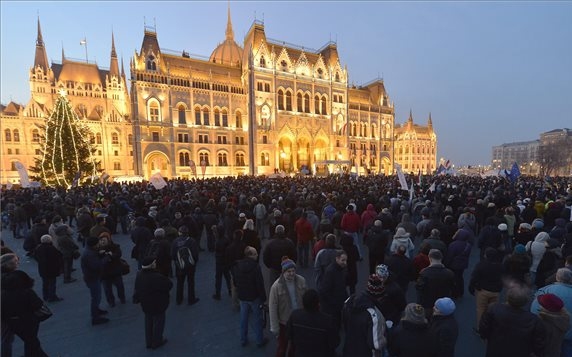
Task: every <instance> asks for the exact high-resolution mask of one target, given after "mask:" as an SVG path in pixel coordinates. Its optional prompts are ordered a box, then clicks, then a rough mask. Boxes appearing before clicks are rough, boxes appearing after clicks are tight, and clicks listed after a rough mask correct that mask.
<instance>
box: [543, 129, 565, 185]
mask: <svg viewBox="0 0 572 357" xmlns="http://www.w3.org/2000/svg"><path fill="white" fill-rule="evenodd" d="M540 145H541V146H546V147H548V146H553V147H554V148H555V150H554V152H547V153H546V155H548V156H551V155H552V154H553V153H555V154H557V155H561V154H562V155H563V157H562V160H561V162H560V165H558V166H559V167H557V168H555V169H554V172H553V173H552V174H553V175H554V176H570V175H572V130H571V129H568V128H563V129H554V130H550V131H547V132H544V133H541V134H540ZM541 153H542V151H541Z"/></svg>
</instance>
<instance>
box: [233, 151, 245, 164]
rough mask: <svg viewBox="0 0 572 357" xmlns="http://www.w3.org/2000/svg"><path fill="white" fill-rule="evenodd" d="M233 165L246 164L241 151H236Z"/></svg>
mask: <svg viewBox="0 0 572 357" xmlns="http://www.w3.org/2000/svg"><path fill="white" fill-rule="evenodd" d="M235 165H236V166H246V164H245V163H244V154H243V153H240V152H239V153H237V154H236V155H235Z"/></svg>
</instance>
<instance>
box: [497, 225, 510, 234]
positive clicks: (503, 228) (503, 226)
mask: <svg viewBox="0 0 572 357" xmlns="http://www.w3.org/2000/svg"><path fill="white" fill-rule="evenodd" d="M498 229H499V231H501V232H506V231H508V226H507V225H506V223H501V224H499V226H498Z"/></svg>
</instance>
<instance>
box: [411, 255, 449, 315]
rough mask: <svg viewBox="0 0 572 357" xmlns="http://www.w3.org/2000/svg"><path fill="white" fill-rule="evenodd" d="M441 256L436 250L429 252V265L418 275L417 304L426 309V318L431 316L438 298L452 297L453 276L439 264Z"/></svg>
mask: <svg viewBox="0 0 572 357" xmlns="http://www.w3.org/2000/svg"><path fill="white" fill-rule="evenodd" d="M442 259H443V255H442V254H441V251H440V250H438V249H431V250H430V251H429V261H430V262H431V264H429V266H428V267H427V268H425V269H423V270H422V271H421V273H419V278H418V279H417V284H416V286H415V287H416V288H417V293H418V296H419V304H420V305H421V306H423V307H424V308H425V309H426V311H425V312H426V313H427V317H430V316H431V315H432V309H433V305H434V304H435V301H436V300H437V299H438V298H441V297H450V296H452V295H453V288H454V286H455V274H453V272H452V271H451V270H449V269H447V268H445V266H444V265H443V264H442V263H441V261H442Z"/></svg>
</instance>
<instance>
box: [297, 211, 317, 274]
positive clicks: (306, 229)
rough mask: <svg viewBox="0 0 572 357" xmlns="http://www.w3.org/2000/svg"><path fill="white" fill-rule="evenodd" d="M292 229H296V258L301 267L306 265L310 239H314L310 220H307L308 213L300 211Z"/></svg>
mask: <svg viewBox="0 0 572 357" xmlns="http://www.w3.org/2000/svg"><path fill="white" fill-rule="evenodd" d="M294 230H295V231H296V239H297V241H298V245H297V247H298V260H299V263H300V266H301V267H302V268H306V267H307V266H308V255H309V253H310V241H311V240H312V239H314V230H313V229H312V225H311V224H310V221H308V214H307V213H306V212H303V213H302V216H301V217H300V218H298V220H297V221H296V223H295V226H294Z"/></svg>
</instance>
